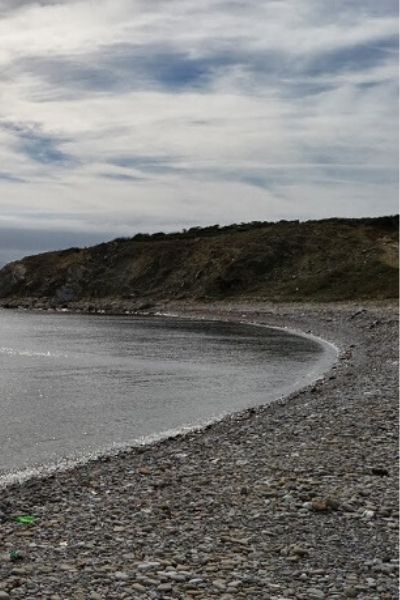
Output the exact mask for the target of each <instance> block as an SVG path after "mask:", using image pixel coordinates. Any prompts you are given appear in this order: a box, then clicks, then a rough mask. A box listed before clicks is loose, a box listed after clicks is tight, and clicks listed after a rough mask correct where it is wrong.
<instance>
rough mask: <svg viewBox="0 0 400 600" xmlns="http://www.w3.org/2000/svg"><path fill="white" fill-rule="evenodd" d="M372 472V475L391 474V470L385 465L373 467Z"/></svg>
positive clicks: (385, 475) (382, 475) (383, 475)
mask: <svg viewBox="0 0 400 600" xmlns="http://www.w3.org/2000/svg"><path fill="white" fill-rule="evenodd" d="M371 473H372V475H380V476H381V477H387V476H388V475H389V471H388V470H387V469H385V468H384V467H372V469H371Z"/></svg>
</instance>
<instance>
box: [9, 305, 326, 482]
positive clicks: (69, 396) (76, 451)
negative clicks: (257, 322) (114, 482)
mask: <svg viewBox="0 0 400 600" xmlns="http://www.w3.org/2000/svg"><path fill="white" fill-rule="evenodd" d="M333 359H334V350H333V349H332V348H329V347H328V346H324V345H321V344H320V343H318V342H316V341H315V340H313V339H309V338H305V337H300V336H296V335H291V334H289V333H286V332H284V331H281V330H276V329H268V328H263V327H255V326H251V325H241V324H234V323H222V322H217V321H194V320H190V319H180V318H179V319H178V318H164V317H146V318H139V317H128V316H121V317H119V316H106V315H101V316H94V315H76V314H75V315H74V314H58V313H57V314H55V313H33V312H32V313H30V312H18V311H10V310H0V478H1V477H3V479H4V476H5V474H9V473H11V472H19V471H23V470H28V471H29V470H32V469H34V468H36V467H45V468H47V467H49V468H50V467H51V466H54V465H57V464H63V462H64V461H65V460H70V459H71V460H76V459H82V458H85V457H91V456H93V455H97V454H99V453H103V452H107V451H112V449H115V448H120V447H124V446H127V445H130V444H135V443H138V442H141V441H143V440H144V441H145V440H149V439H155V438H157V437H162V436H165V435H167V434H169V433H171V432H176V431H180V430H184V429H185V428H190V427H193V426H197V425H201V424H205V423H207V422H210V421H211V420H215V419H217V418H220V417H221V416H223V415H226V414H227V413H231V412H234V411H238V410H241V409H244V408H247V407H250V406H256V405H259V404H265V403H268V402H271V401H272V400H274V399H276V398H278V397H280V396H282V395H285V394H288V393H290V392H291V391H293V390H295V389H297V388H299V387H301V385H303V384H305V383H307V381H309V380H310V379H313V378H315V377H317V376H318V375H319V374H320V373H322V372H323V371H324V370H326V369H327V368H328V366H329V365H330V364H331V363H332V361H333Z"/></svg>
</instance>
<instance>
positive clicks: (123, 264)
mask: <svg viewBox="0 0 400 600" xmlns="http://www.w3.org/2000/svg"><path fill="white" fill-rule="evenodd" d="M397 296H398V217H397V216H393V217H380V218H368V219H367V218H365V219H326V220H322V221H307V222H304V223H299V222H298V221H280V222H279V223H268V222H254V223H249V224H241V225H231V226H228V227H219V226H218V225H215V226H212V227H206V228H197V227H196V228H192V229H189V230H188V231H183V232H181V233H172V234H163V233H157V234H153V235H148V234H138V235H136V236H135V237H133V238H124V239H117V240H113V241H111V242H108V243H103V244H100V245H97V246H93V247H91V248H83V249H79V248H70V249H68V250H62V251H57V252H46V253H44V254H38V255H36V256H29V257H26V258H24V259H22V260H20V261H16V262H13V263H10V264H8V265H6V266H5V267H4V268H3V269H1V270H0V304H2V305H3V306H7V305H8V306H16V305H21V304H22V305H26V306H33V305H41V304H42V305H49V304H50V305H55V306H57V305H58V306H68V305H74V304H76V303H82V302H94V303H95V304H96V302H97V303H98V302H103V303H104V300H105V299H114V301H115V300H118V301H123V302H124V303H125V305H126V306H129V305H130V304H131V305H132V306H134V305H135V303H137V302H138V301H141V302H143V300H146V301H153V300H168V299H170V300H177V299H196V300H223V299H236V300H239V299H255V300H272V301H297V300H302V301H304V300H311V301H332V300H334V301H335V300H355V299H385V298H395V297H397Z"/></svg>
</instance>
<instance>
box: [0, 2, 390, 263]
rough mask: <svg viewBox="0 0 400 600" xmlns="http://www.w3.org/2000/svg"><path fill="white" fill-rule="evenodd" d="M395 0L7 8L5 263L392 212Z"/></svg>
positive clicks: (1, 233)
mask: <svg viewBox="0 0 400 600" xmlns="http://www.w3.org/2000/svg"><path fill="white" fill-rule="evenodd" d="M397 33H398V15H397V1H394V0H380V1H379V2H378V1H377V0H352V1H351V2H349V1H348V0H330V1H329V2H327V1H325V0H240V1H239V0H229V1H228V0H36V1H31V0H0V73H1V75H0V77H1V83H0V265H1V264H4V263H5V262H8V261H9V260H14V259H18V258H21V257H22V256H25V255H27V254H33V253H37V252H40V251H44V250H49V249H59V248H63V247H69V246H89V245H92V244H94V243H97V242H101V241H106V240H108V239H113V238H116V237H120V236H132V235H134V234H135V233H137V232H139V231H140V232H156V231H178V230H182V229H183V228H188V227H191V226H197V225H211V224H216V223H219V224H221V225H222V224H230V223H240V222H247V221H253V220H262V221H264V220H266V221H274V220H280V219H300V220H305V219H309V218H326V217H331V216H343V217H357V216H375V215H384V214H394V213H397V212H398V204H397V198H398V192H397V189H398V184H397V165H398V150H397V149H398V140H397V131H398V124H397V103H398V90H397V64H398V55H397V47H398V46H397V44H398V41H397Z"/></svg>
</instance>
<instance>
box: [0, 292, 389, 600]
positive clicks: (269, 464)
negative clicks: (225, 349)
mask: <svg viewBox="0 0 400 600" xmlns="http://www.w3.org/2000/svg"><path fill="white" fill-rule="evenodd" d="M162 308H163V309H168V310H177V311H179V313H180V315H181V316H190V315H192V316H196V317H198V318H201V317H204V318H208V317H211V318H217V319H218V318H221V316H223V317H224V318H227V319H228V320H236V321H237V320H239V319H245V321H244V322H250V320H251V321H254V320H255V321H256V322H255V323H254V324H258V325H264V326H277V327H283V328H286V329H287V328H288V327H290V328H294V329H295V330H296V329H297V330H298V329H302V330H303V331H306V332H307V331H308V332H310V333H312V334H313V335H317V336H320V337H322V338H323V339H327V340H328V341H330V342H333V343H337V345H338V346H339V348H340V356H339V358H338V361H337V363H336V364H335V365H334V367H333V369H332V370H331V371H328V373H327V374H326V375H325V377H324V378H323V379H322V380H319V381H316V382H314V383H313V384H311V385H309V386H307V387H306V388H304V389H302V390H300V391H299V392H294V393H292V394H290V396H288V397H287V398H284V399H283V400H277V401H276V402H273V403H272V404H271V405H267V406H262V407H257V408H254V409H248V410H246V411H243V412H241V413H237V414H233V415H230V416H229V417H226V418H224V419H223V420H222V421H219V422H217V423H215V424H212V425H208V426H206V427H205V428H204V429H202V430H201V431H198V432H190V433H187V434H183V435H181V436H177V437H174V438H167V439H165V440H163V441H161V442H156V443H155V444H153V445H150V446H142V447H139V448H133V449H131V450H126V451H125V450H123V451H121V453H120V454H119V455H117V456H115V457H114V456H112V457H103V458H100V459H98V460H97V461H93V462H90V463H87V464H86V465H82V466H78V467H75V468H73V469H71V470H69V471H65V472H60V473H54V474H51V475H50V476H49V477H47V478H44V479H40V480H35V479H33V480H28V481H26V482H24V483H22V484H21V485H18V484H14V485H11V486H9V487H7V488H6V489H4V490H2V492H1V500H0V521H1V520H3V522H2V523H1V525H0V542H1V546H2V547H4V548H5V554H4V555H3V558H2V559H1V560H0V598H1V597H3V598H6V597H10V598H27V599H30V598H32V599H33V598H37V597H41V598H46V599H47V598H48V599H49V600H50V599H51V600H64V598H71V599H72V598H73V599H74V600H75V598H76V599H78V600H79V599H80V598H82V599H85V598H89V599H90V598H92V599H93V600H96V599H97V600H101V599H102V598H104V600H106V599H108V598H121V599H124V598H127V599H132V600H134V599H136V598H149V599H154V600H157V599H168V598H170V599H173V600H176V599H181V598H182V599H184V600H192V599H195V598H199V599H203V600H206V599H210V598H213V597H216V598H221V599H223V600H230V599H234V598H250V599H254V600H256V599H265V598H271V599H272V598H285V599H286V598H287V599H299V600H302V599H304V600H309V599H310V600H312V599H316V600H318V599H321V600H323V599H324V598H326V599H331V598H332V599H334V598H336V599H337V600H339V599H343V598H347V597H349V598H351V597H352V598H371V600H372V599H375V598H376V599H382V598H383V599H388V600H389V599H391V598H395V597H397V589H398V588H397V566H396V556H397V553H396V543H397V536H396V526H397V517H398V509H397V485H396V475H397V470H396V465H395V457H396V456H397V441H396V427H397V419H396V416H397V391H396V390H397V385H396V384H397V366H398V361H397V355H396V340H397V327H396V320H397V309H396V307H395V306H394V305H393V304H391V303H385V304H384V305H378V306H375V307H374V306H373V305H371V304H370V303H368V305H367V308H365V309H363V308H362V304H361V308H360V303H358V304H357V305H355V304H350V303H349V304H345V305H334V304H330V305H323V306H322V305H318V306H315V305H314V306H312V305H266V304H257V305H255V304H253V305H250V304H241V305H233V304H232V305H231V306H226V305H222V304H213V305H211V306H209V307H205V306H204V305H202V306H199V305H193V304H191V305H176V304H175V305H172V304H171V305H168V306H164V307H162ZM396 361H397V362H396ZM16 513H17V514H34V515H36V516H37V517H38V519H39V520H38V523H37V524H36V525H35V526H32V527H26V526H25V527H21V526H20V525H18V524H16V522H15V519H14V518H13V515H15V514H16ZM1 515H3V518H1ZM12 550H20V551H21V552H22V553H23V554H24V558H23V559H21V560H20V561H18V562H12V561H10V560H9V552H10V551H12ZM1 593H3V596H1ZM7 595H8V596H7Z"/></svg>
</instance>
